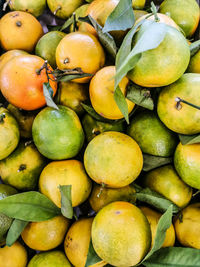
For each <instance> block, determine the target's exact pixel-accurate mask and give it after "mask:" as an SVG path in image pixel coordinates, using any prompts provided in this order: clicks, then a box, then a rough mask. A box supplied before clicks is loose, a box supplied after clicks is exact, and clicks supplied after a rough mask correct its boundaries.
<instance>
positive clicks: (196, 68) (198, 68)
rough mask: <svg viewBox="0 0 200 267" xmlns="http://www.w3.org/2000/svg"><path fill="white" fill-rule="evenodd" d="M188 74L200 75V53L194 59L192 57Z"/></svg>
mask: <svg viewBox="0 0 200 267" xmlns="http://www.w3.org/2000/svg"><path fill="white" fill-rule="evenodd" d="M187 72H188V73H200V51H198V52H197V53H196V54H195V55H194V56H193V57H191V59H190V63H189V66H188V68H187Z"/></svg>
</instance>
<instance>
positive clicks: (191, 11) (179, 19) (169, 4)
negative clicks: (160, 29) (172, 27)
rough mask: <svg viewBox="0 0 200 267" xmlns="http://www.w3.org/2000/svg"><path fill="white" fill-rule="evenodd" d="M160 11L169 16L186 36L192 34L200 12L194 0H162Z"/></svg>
mask: <svg viewBox="0 0 200 267" xmlns="http://www.w3.org/2000/svg"><path fill="white" fill-rule="evenodd" d="M160 12H161V13H164V14H166V15H168V16H169V17H171V18H172V19H173V20H174V21H175V22H176V24H178V26H179V27H180V28H182V30H183V31H184V32H185V35H186V37H190V36H192V35H193V34H194V32H195V31H196V29H197V26H198V24H199V16H200V13H199V5H198V4H197V1H196V0H164V1H163V2H162V4H161V6H160Z"/></svg>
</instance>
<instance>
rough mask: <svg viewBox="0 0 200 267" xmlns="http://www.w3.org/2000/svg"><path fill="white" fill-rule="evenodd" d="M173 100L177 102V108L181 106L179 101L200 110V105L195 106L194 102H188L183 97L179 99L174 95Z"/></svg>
mask: <svg viewBox="0 0 200 267" xmlns="http://www.w3.org/2000/svg"><path fill="white" fill-rule="evenodd" d="M175 101H176V102H177V103H176V108H177V109H178V110H180V109H181V108H182V105H181V103H184V104H186V105H188V106H191V107H193V108H196V109H198V110H200V106H197V105H195V104H192V103H190V102H188V101H186V100H184V99H181V98H180V97H176V99H175Z"/></svg>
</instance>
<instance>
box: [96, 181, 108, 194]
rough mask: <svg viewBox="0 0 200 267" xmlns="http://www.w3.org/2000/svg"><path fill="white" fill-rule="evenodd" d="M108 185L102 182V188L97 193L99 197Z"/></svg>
mask: <svg viewBox="0 0 200 267" xmlns="http://www.w3.org/2000/svg"><path fill="white" fill-rule="evenodd" d="M105 186H106V185H105V184H104V183H102V184H101V187H100V190H99V193H98V194H97V197H98V198H100V196H101V194H102V192H103V189H104V187H105Z"/></svg>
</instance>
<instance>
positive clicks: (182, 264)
mask: <svg viewBox="0 0 200 267" xmlns="http://www.w3.org/2000/svg"><path fill="white" fill-rule="evenodd" d="M143 264H144V266H146V267H199V266H200V251H199V249H194V248H182V247H168V248H161V249H160V250H158V251H157V252H156V253H154V254H153V255H152V256H151V257H150V258H148V260H146V261H145V262H143Z"/></svg>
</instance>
